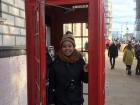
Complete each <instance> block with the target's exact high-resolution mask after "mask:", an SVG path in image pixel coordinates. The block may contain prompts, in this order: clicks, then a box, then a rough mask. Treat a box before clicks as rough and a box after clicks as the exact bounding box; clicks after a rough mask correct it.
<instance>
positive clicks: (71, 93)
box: [48, 33, 88, 105]
mask: <svg viewBox="0 0 140 105" xmlns="http://www.w3.org/2000/svg"><path fill="white" fill-rule="evenodd" d="M60 47H61V49H60V51H59V52H58V54H57V56H56V59H55V60H54V61H53V63H52V67H51V69H50V72H49V97H48V98H49V104H50V105H82V104H83V102H84V99H83V82H85V83H87V82H88V70H87V65H86V64H85V61H84V60H83V58H82V56H81V54H80V53H79V52H78V51H77V50H76V49H75V41H74V38H73V35H72V34H71V33H68V34H65V35H63V38H62V40H61V42H60Z"/></svg>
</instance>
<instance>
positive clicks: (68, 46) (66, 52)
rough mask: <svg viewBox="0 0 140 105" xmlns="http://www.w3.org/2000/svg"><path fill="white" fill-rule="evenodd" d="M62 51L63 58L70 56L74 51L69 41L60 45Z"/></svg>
mask: <svg viewBox="0 0 140 105" xmlns="http://www.w3.org/2000/svg"><path fill="white" fill-rule="evenodd" d="M62 51H63V53H64V55H65V56H70V55H71V54H72V53H73V51H74V46H73V44H72V43H71V42H69V41H65V42H64V43H63V45H62Z"/></svg>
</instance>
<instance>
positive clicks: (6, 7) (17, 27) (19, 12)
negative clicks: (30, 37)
mask: <svg viewBox="0 0 140 105" xmlns="http://www.w3.org/2000/svg"><path fill="white" fill-rule="evenodd" d="M24 6H25V3H24V0H1V9H2V13H1V14H2V18H4V19H6V21H5V22H4V24H0V46H19V45H20V46H21V45H24V46H25V44H26V37H25V34H26V31H25V7H24Z"/></svg>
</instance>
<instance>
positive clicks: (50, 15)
mask: <svg viewBox="0 0 140 105" xmlns="http://www.w3.org/2000/svg"><path fill="white" fill-rule="evenodd" d="M45 24H46V46H47V47H46V48H47V51H48V52H47V53H49V54H50V56H51V57H52V60H53V59H54V55H55V52H57V51H58V50H59V48H60V44H59V43H60V40H61V38H62V36H63V35H64V34H65V33H66V32H67V31H70V32H72V33H73V35H74V39H75V42H76V49H77V50H78V51H80V52H81V53H82V54H83V58H84V60H85V61H86V62H88V4H76V5H74V4H71V5H70V4H69V5H55V4H47V3H46V7H45ZM48 60H49V59H48ZM87 88H88V87H87ZM85 94H87V92H86V91H85Z"/></svg>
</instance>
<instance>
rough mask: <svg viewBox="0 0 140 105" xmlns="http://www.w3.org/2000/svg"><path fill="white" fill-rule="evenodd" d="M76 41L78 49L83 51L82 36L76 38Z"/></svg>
mask: <svg viewBox="0 0 140 105" xmlns="http://www.w3.org/2000/svg"><path fill="white" fill-rule="evenodd" d="M75 43H76V49H77V50H78V51H81V45H82V44H81V38H75Z"/></svg>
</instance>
